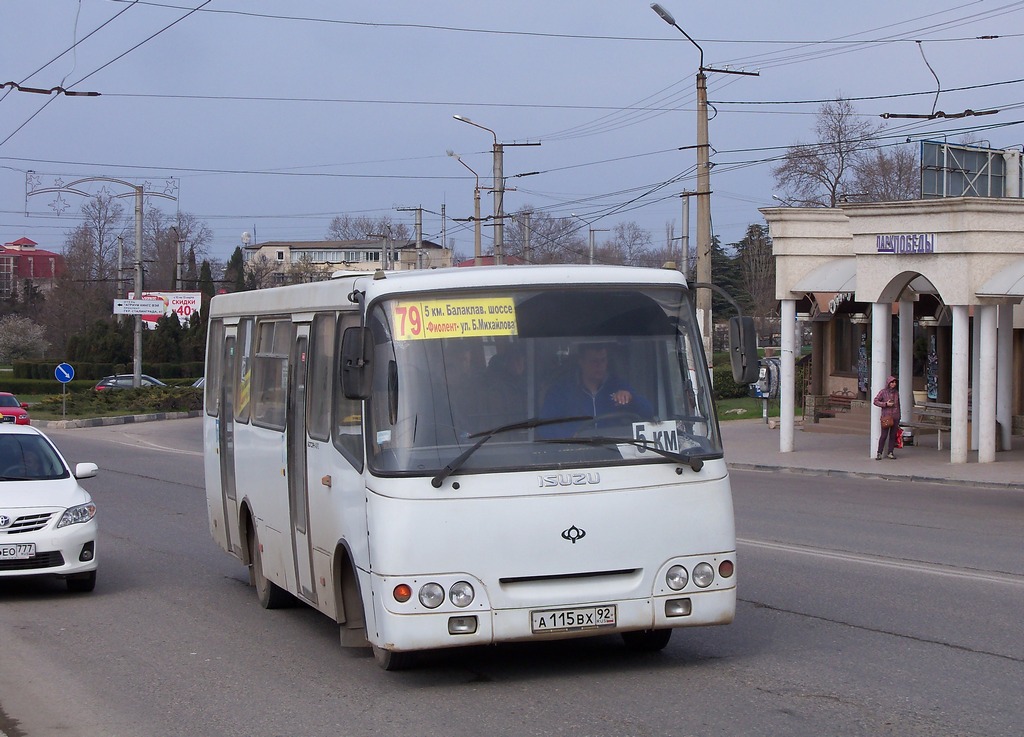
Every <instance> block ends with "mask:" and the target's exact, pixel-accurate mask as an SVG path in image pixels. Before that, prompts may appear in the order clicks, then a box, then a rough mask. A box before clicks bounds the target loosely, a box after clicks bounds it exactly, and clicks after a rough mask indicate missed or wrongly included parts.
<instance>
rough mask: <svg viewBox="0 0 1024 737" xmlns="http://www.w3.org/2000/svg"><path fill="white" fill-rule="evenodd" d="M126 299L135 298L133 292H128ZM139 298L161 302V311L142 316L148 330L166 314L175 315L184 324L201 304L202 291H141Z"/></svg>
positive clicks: (154, 327) (153, 327) (154, 326)
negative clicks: (162, 306) (162, 307)
mask: <svg viewBox="0 0 1024 737" xmlns="http://www.w3.org/2000/svg"><path fill="white" fill-rule="evenodd" d="M128 299H135V292H128ZM139 299H141V300H151V301H154V302H163V305H164V311H163V313H160V314H153V315H143V316H142V324H143V325H144V326H145V327H147V328H149V329H150V330H154V329H156V321H157V320H159V319H160V318H161V317H164V316H166V315H177V316H178V319H179V320H180V321H181V324H182V326H186V325H188V321H189V320H190V319H191V318H192V313H194V312H199V308H200V307H202V306H203V293H202V292H143V293H142V296H141V297H139Z"/></svg>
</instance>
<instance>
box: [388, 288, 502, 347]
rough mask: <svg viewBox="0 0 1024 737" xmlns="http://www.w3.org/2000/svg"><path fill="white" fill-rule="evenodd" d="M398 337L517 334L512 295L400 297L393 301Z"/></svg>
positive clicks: (394, 329) (458, 336)
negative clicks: (400, 298) (420, 298)
mask: <svg viewBox="0 0 1024 737" xmlns="http://www.w3.org/2000/svg"><path fill="white" fill-rule="evenodd" d="M391 322H392V330H393V331H394V333H393V334H394V336H395V340H433V339H437V338H467V337H470V336H473V337H483V336H489V335H517V334H518V332H519V329H518V325H517V323H516V305H515V301H514V300H513V299H512V298H511V297H471V298H466V299H430V300H400V301H397V302H393V303H392V304H391Z"/></svg>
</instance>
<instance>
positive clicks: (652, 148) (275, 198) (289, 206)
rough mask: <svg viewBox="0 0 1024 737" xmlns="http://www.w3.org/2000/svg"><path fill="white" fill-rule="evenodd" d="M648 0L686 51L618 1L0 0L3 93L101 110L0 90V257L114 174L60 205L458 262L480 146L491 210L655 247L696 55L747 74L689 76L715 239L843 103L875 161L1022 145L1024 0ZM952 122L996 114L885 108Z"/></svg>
mask: <svg viewBox="0 0 1024 737" xmlns="http://www.w3.org/2000/svg"><path fill="white" fill-rule="evenodd" d="M661 4H662V5H663V6H664V7H665V9H666V10H668V11H669V12H670V13H672V15H673V16H674V17H675V20H676V23H677V25H678V26H679V27H680V28H682V29H683V30H684V31H685V32H686V33H687V34H688V35H689V36H690V37H691V38H692V39H693V42H692V43H691V41H689V40H687V38H686V36H684V35H683V34H682V33H680V31H679V30H678V29H677V28H674V27H672V26H671V25H669V24H667V23H666V22H664V21H663V20H662V19H661V18H659V16H658V15H657V14H655V12H653V11H652V9H651V7H650V4H649V3H647V2H634V1H633V0H543V1H540V0H510V1H509V2H504V3H497V2H486V1H481V0H475V1H470V0H432V1H431V2H424V1H423V0H388V1H387V2H377V3H369V2H359V3H356V2H351V1H349V2H338V1H337V0H334V1H329V0H290V1H289V2H287V3H285V2H272V1H270V0H147V1H143V0H2V2H0V9H2V11H3V18H4V22H3V23H2V24H0V83H5V82H13V83H16V84H17V85H19V86H20V87H22V88H24V87H30V88H37V89H44V90H49V89H51V88H54V87H60V88H62V89H65V90H71V91H73V92H97V93H99V95H98V96H68V95H64V94H61V93H59V92H58V93H53V94H49V95H43V94H34V93H31V92H24V91H19V90H17V89H13V88H12V86H11V85H6V86H5V87H4V89H2V90H0V239H2V240H0V243H5V242H10V241H13V240H16V239H18V238H20V237H22V236H26V237H29V238H31V239H33V240H34V241H36V242H38V243H39V244H40V246H41V247H44V248H50V249H52V250H60V248H61V247H62V246H63V243H64V240H65V238H66V235H67V233H68V232H69V231H70V230H72V229H73V228H74V227H75V226H76V225H77V224H78V222H79V221H78V215H79V209H80V207H81V204H82V203H83V201H84V200H85V197H84V196H81V195H76V194H73V193H64V194H62V196H61V199H60V200H59V201H58V200H56V199H55V197H54V194H53V192H43V193H40V194H34V195H32V196H27V195H26V192H27V191H37V190H41V189H42V190H45V189H52V188H53V187H54V186H56V187H58V188H59V187H68V185H70V183H72V182H79V181H80V180H85V179H101V180H107V179H114V180H118V182H119V183H118V182H106V181H102V182H95V181H93V182H81V183H80V184H78V185H76V187H75V189H76V190H77V191H79V192H85V193H86V194H89V193H92V192H95V191H96V190H97V189H98V188H99V187H106V188H107V191H108V192H109V193H112V194H117V195H127V194H130V192H131V191H132V189H131V187H132V186H137V185H139V184H143V185H144V186H145V188H146V191H153V192H154V193H159V194H163V195H164V196H159V195H154V196H153V197H147V200H146V207H157V208H160V209H161V210H162V211H164V212H165V213H173V212H175V210H176V209H177V210H180V211H181V212H187V213H190V214H192V215H193V216H194V217H195V218H197V219H198V220H200V221H203V222H204V223H206V225H207V226H208V227H209V228H210V229H211V231H212V232H213V240H212V242H211V243H210V245H209V255H210V256H211V257H214V258H217V259H227V257H228V256H230V254H231V252H232V251H233V250H234V249H235V247H236V246H238V245H240V244H241V243H242V234H243V233H249V234H250V238H251V239H252V241H253V242H256V243H261V242H267V241H278V240H285V241H303V240H320V239H323V238H325V237H326V235H327V230H328V226H329V224H330V222H331V220H332V218H334V217H335V216H337V215H344V214H348V215H351V216H354V217H355V216H369V217H374V218H377V217H382V216H388V217H390V218H391V219H392V220H393V221H395V222H401V223H406V224H407V225H409V226H410V229H411V227H412V224H413V222H414V217H415V213H414V212H413V211H412V210H413V208H422V211H423V233H424V237H425V238H428V239H430V240H433V241H435V242H442V239H443V240H444V242H445V244H446V245H448V246H449V247H452V248H454V249H455V250H456V252H458V253H461V254H462V255H471V253H472V249H473V233H472V225H471V223H468V222H466V220H465V219H466V218H469V217H470V216H472V214H473V189H474V184H475V179H474V176H473V174H472V173H470V171H469V170H468V169H466V168H465V167H463V166H462V165H460V163H459V161H458V160H456V159H455V158H453V157H451V156H449V155H448V154H447V152H448V151H449V150H451V151H454V152H456V153H458V154H459V155H460V156H461V158H462V161H463V162H464V163H465V164H466V165H467V166H468V167H469V168H470V169H472V170H473V171H475V172H476V174H477V175H478V176H479V181H480V186H481V188H482V190H483V194H482V214H483V215H484V216H485V217H486V216H487V215H490V214H491V212H492V199H491V196H490V194H489V192H488V190H489V187H490V186H491V180H492V171H491V166H492V155H491V148H492V144H493V143H494V140H495V137H496V138H497V140H498V141H499V142H501V143H503V144H506V145H505V148H504V150H505V153H504V174H505V177H506V187H507V189H508V191H507V192H506V195H505V210H506V212H512V211H516V210H519V209H520V208H523V207H531V208H533V209H534V210H537V211H540V212H544V213H547V214H548V215H551V216H552V217H557V218H570V217H573V216H574V215H575V216H576V218H575V220H576V221H577V222H578V224H579V227H580V233H581V235H583V237H586V234H587V232H588V230H589V229H594V230H595V238H596V241H597V243H599V244H600V243H601V242H602V241H603V240H604V239H605V238H606V237H608V236H609V235H610V234H609V233H608V232H607V231H609V230H611V229H613V228H614V227H615V226H616V225H619V224H622V223H626V222H632V223H636V224H637V225H639V226H640V227H642V228H645V229H647V230H648V231H650V233H651V235H652V239H653V241H654V243H655V245H658V246H661V245H664V243H665V240H666V239H667V238H668V237H669V230H670V229H671V231H672V235H673V236H675V237H678V236H679V231H680V228H681V221H682V201H683V200H682V198H681V197H680V194H681V193H682V192H684V191H687V190H689V191H692V190H695V189H696V177H695V173H694V171H695V162H696V151H695V150H694V148H693V146H694V144H695V143H696V122H697V113H696V106H695V100H696V94H695V75H696V73H697V69H698V66H699V64H700V52H699V51H698V48H697V47H698V46H699V47H700V48H701V49H702V50H703V58H704V65H705V67H709V68H712V69H733V70H743V71H748V72H758V73H759V74H758V76H741V75H735V74H726V73H722V72H715V71H710V72H708V98H709V100H710V102H711V105H710V108H711V111H710V116H711V120H710V124H709V130H710V142H711V147H712V156H711V161H712V164H713V169H712V172H711V189H712V195H711V209H712V221H713V226H712V227H713V232H714V234H715V235H716V236H718V237H719V239H720V240H721V241H722V242H723V243H726V244H729V243H733V242H736V241H738V240H739V239H741V238H742V237H743V234H744V232H745V231H746V229H747V227H748V226H749V225H750V224H754V223H762V224H763V218H762V216H761V214H760V213H759V212H758V208H760V207H768V206H773V205H778V204H779V202H778V201H776V200H774V199H773V194H774V195H776V196H779V195H780V194H782V193H780V192H778V191H777V190H776V189H775V187H774V182H773V177H772V173H771V172H772V167H773V165H774V163H775V162H774V159H776V158H777V157H779V156H781V155H782V154H783V153H784V151H785V148H786V147H787V146H790V145H793V144H796V143H800V142H805V143H806V142H810V141H813V140H814V139H815V132H814V125H815V122H816V114H817V112H818V109H819V107H820V105H821V104H822V103H823V102H825V101H828V100H834V99H835V98H836V97H838V96H842V97H844V98H846V99H849V100H851V101H852V103H853V105H854V107H855V108H856V110H857V111H858V113H859V114H861V115H863V116H864V118H865V120H868V121H870V122H871V123H886V126H887V130H886V132H885V133H884V134H883V136H882V137H880V138H879V141H878V143H879V144H880V145H886V146H893V145H911V146H915V147H919V145H920V143H919V142H920V141H921V140H922V139H926V140H944V139H945V140H950V141H959V140H962V137H963V136H964V135H965V134H966V135H968V136H970V140H972V141H974V142H977V143H979V144H980V145H985V146H992V147H994V148H1010V147H1017V148H1019V147H1020V146H1021V144H1022V142H1024V128H1022V126H1021V123H1022V122H1024V2H1007V1H1006V0H1002V1H1000V0H995V1H994V2H993V1H992V0H977V1H975V2H953V1H952V0H898V1H897V2H881V1H879V0H860V2H856V3H842V4H840V3H836V4H832V3H821V2H820V1H815V2H809V1H804V0H777V1H776V2H771V3H751V2H749V0H718V2H704V3H696V2H693V1H692V0H663V2H662V3H661ZM983 37H984V38H983ZM968 109H970V110H974V111H982V110H998V111H999V112H997V113H993V114H990V115H984V116H968V117H963V118H937V119H934V120H921V119H905V118H890V119H888V120H884V119H883V118H882V117H881V116H882V115H883V114H885V113H890V114H918V115H920V114H930V113H932V112H935V111H943V112H945V113H947V114H953V113H959V112H963V111H964V110H968ZM455 115H461V116H464V117H466V118H469V119H470V120H472V121H473V122H474V123H477V124H479V125H480V126H484V128H486V129H489V130H485V129H482V128H479V127H476V126H475V125H470V124H466V123H464V122H461V121H459V120H456V119H455V118H454V117H453V116H455ZM489 131H493V133H492V132H489ZM908 140H909V143H908ZM527 143H529V144H540V145H530V146H526V145H512V144H527ZM123 203H124V205H125V208H126V210H128V211H129V212H130V211H131V207H132V199H131V197H128V196H126V197H125V198H124V200H123ZM442 213H443V214H444V217H442ZM695 229H696V206H695V203H694V205H693V206H691V212H690V232H691V239H692V238H693V237H694V234H695ZM491 242H492V235H491V232H490V229H489V228H487V227H485V228H484V235H483V250H484V251H485V252H486V251H488V250H489V247H490V244H491Z"/></svg>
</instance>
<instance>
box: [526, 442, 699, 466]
mask: <svg viewBox="0 0 1024 737" xmlns="http://www.w3.org/2000/svg"><path fill="white" fill-rule="evenodd" d="M541 442H544V443H576V444H580V445H619V444H624V445H633V446H636V447H637V448H642V449H643V450H649V451H652V452H654V453H657V454H658V455H660V456H664V457H665V458H668V459H669V460H673V461H675V462H676V463H685V464H686V465H687V466H689V467H690V468H692V469H693V470H694V471H699V470H701V469H702V468H704V461H703V459H701V458H698V457H697V456H690V455H684V454H683V453H676V452H674V451H671V450H665V449H664V448H658V447H656V446H655V445H653V444H652V443H651V442H650V441H645V440H637V439H636V438H610V437H601V436H588V437H584V438H549V439H547V440H542V441H541Z"/></svg>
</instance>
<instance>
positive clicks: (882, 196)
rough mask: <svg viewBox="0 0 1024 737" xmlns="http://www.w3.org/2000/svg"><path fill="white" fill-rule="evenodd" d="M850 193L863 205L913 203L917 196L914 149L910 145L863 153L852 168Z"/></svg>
mask: <svg viewBox="0 0 1024 737" xmlns="http://www.w3.org/2000/svg"><path fill="white" fill-rule="evenodd" d="M853 186H854V189H855V190H856V192H857V199H858V200H861V201H865V202H895V201H897V200H916V199H918V198H919V197H920V196H921V169H920V163H919V161H918V158H917V149H916V147H915V146H913V145H910V144H901V145H898V146H896V147H893V148H889V149H884V148H876V149H874V150H872V151H865V152H863V153H862V154H861V155H860V156H859V157H858V158H857V161H856V163H855V164H854V185H853Z"/></svg>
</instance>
